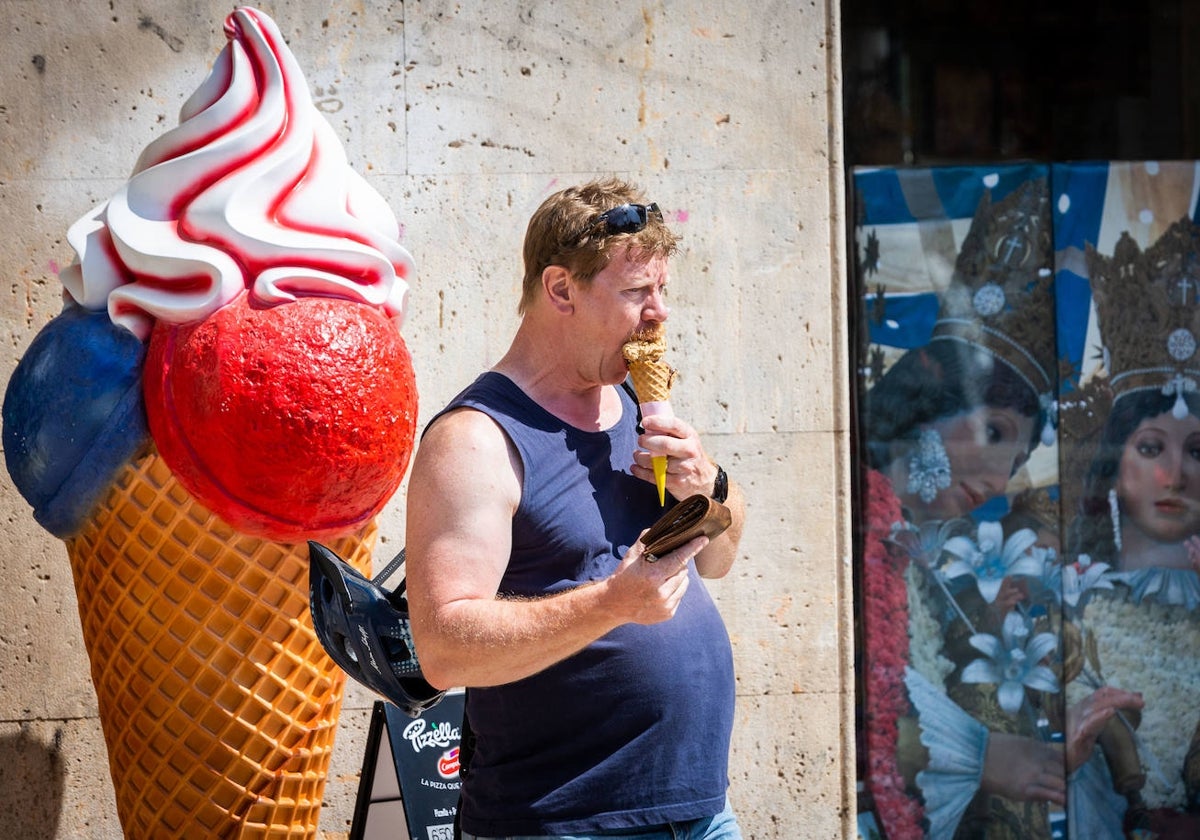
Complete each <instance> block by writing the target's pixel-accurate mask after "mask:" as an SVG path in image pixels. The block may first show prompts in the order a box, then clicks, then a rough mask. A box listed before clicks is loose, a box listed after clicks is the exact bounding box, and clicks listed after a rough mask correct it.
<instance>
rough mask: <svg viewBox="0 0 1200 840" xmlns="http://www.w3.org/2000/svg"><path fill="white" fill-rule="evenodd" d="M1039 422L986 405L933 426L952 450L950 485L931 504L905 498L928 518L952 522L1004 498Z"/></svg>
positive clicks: (947, 448)
mask: <svg viewBox="0 0 1200 840" xmlns="http://www.w3.org/2000/svg"><path fill="white" fill-rule="evenodd" d="M1033 422H1034V419H1033V418H1032V417H1027V416H1026V415H1024V414H1021V413H1019V412H1016V411H1013V410H1012V409H1010V408H992V407H991V406H980V407H978V408H974V409H971V410H970V411H963V412H959V413H958V414H954V415H951V416H950V417H944V418H942V419H941V420H938V421H936V422H934V423H932V424H931V427H932V428H933V429H934V430H935V431H937V432H938V434H939V435H941V438H942V444H943V445H944V446H945V447H946V457H947V459H948V460H949V462H950V486H949V487H947V488H945V489H944V490H942V491H941V492H939V493H938V494H937V495H936V496H935V497H934V498H933V499H932V500H931V501H929V502H924V501H922V500H921V499H920V498H919V497H905V499H904V501H905V504H906V506H907V507H908V508H909V509H910V510H912V511H913V512H914V513H915V514H916V515H917V516H918V517H919V518H921V519H922V520H930V519H951V518H953V517H956V516H963V515H965V514H967V513H970V512H971V511H972V510H974V509H975V508H977V507H979V506H980V505H982V504H983V503H984V502H986V501H988V500H989V499H992V498H995V497H996V496H999V495H1001V494H1003V493H1004V490H1005V488H1006V487H1007V486H1008V480H1009V479H1010V478H1012V475H1013V473H1015V472H1016V471H1017V470H1018V469H1019V468H1020V466H1021V465H1022V464H1023V463H1025V460H1026V459H1027V458H1028V457H1029V440H1030V437H1031V435H1032V434H1033Z"/></svg>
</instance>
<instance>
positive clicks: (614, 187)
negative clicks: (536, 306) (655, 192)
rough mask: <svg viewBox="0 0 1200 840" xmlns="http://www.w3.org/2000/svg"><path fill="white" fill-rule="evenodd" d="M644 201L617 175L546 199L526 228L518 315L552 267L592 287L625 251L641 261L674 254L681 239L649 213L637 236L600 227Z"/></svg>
mask: <svg viewBox="0 0 1200 840" xmlns="http://www.w3.org/2000/svg"><path fill="white" fill-rule="evenodd" d="M645 203H646V201H645V199H644V198H643V197H642V194H641V190H640V189H639V188H638V187H637V186H636V185H634V184H631V183H629V182H627V181H622V180H621V179H619V178H612V177H610V178H603V179H599V180H595V181H589V182H588V183H586V184H581V185H579V186H576V187H567V188H566V189H564V190H559V191H558V192H556V193H554V194H553V195H551V196H550V197H549V198H547V199H546V200H545V201H543V202H542V205H541V206H540V207H539V208H538V209H537V210H536V211H535V212H534V214H533V216H532V217H531V218H530V219H529V226H528V227H527V228H526V230H525V248H524V259H525V278H524V281H523V282H522V284H521V303H520V305H519V306H518V307H517V311H518V312H520V313H524V312H525V310H526V308H528V306H529V304H531V303H532V302H533V300H534V298H535V297H536V295H537V292H538V289H539V288H541V283H542V272H543V271H545V270H546V268H547V267H548V266H552V265H560V266H562V267H564V268H566V269H567V270H568V271H570V272H571V274H572V275H574V277H575V278H576V279H577V280H579V281H581V282H583V283H588V282H590V281H591V280H592V278H594V277H595V276H596V275H597V274H599V273H600V272H601V271H603V270H604V267H605V266H606V265H608V262H609V260H610V259H612V255H613V254H614V253H616V252H618V251H620V250H621V249H623V248H625V247H629V248H630V249H631V251H632V253H633V254H634V255H635V256H636V257H638V258H641V257H645V258H647V259H649V258H650V257H654V256H663V257H670V256H672V255H673V254H674V253H675V251H676V250H677V248H678V247H679V237H678V235H676V234H674V233H672V232H671V231H670V230H669V229H668V228H667V226H666V224H665V223H664V222H663V220H662V218H661V217H660V216H658V215H657V214H654V213H651V214H649V216H648V217H647V219H646V226H645V227H644V228H642V230H640V231H638V232H637V233H609V232H608V231H607V230H606V229H605V227H604V226H603V225H600V224H597V217H598V216H599V215H600V214H601V213H604V212H605V211H607V210H611V209H613V208H614V207H619V206H620V205H622V204H645Z"/></svg>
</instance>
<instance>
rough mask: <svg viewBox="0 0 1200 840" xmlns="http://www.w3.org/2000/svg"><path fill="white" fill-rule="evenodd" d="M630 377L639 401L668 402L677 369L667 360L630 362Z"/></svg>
mask: <svg viewBox="0 0 1200 840" xmlns="http://www.w3.org/2000/svg"><path fill="white" fill-rule="evenodd" d="M628 367H629V378H630V379H632V380H633V390H634V392H635V393H636V394H637V395H638V402H642V403H648V402H666V401H667V400H668V399H670V397H671V385H672V384H673V383H674V381H675V370H674V369H673V368H672V367H671V366H670V365H668V364H667V363H666V362H661V361H656V362H648V361H647V362H630V363H629V365H628Z"/></svg>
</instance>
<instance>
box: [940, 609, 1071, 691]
mask: <svg viewBox="0 0 1200 840" xmlns="http://www.w3.org/2000/svg"><path fill="white" fill-rule="evenodd" d="M1001 636H1002V638H996V637H995V636H993V635H991V634H988V633H976V634H975V635H974V636H972V637H971V646H972V647H973V648H975V649H976V650H978V651H979V652H981V653H983V654H984V655H985V656H986V657H987V658H986V659H976V660H975V661H974V662H972V663H971V664H970V665H968V666H967V667H966V668H965V669H963V675H962V680H963V682H966V683H990V684H994V685H998V686H999V688H998V689H997V691H996V698H997V699H998V700H999V702H1000V708H1002V709H1003V710H1004V711H1006V712H1008V713H1009V714H1010V715H1012V714H1016V713H1017V712H1018V711H1020V709H1021V706H1022V705H1024V703H1025V689H1026V688H1027V687H1028V688H1032V689H1033V690H1035V691H1049V692H1057V691H1058V678H1057V677H1056V676H1055V675H1054V671H1052V670H1051V669H1050V668H1048V667H1046V666H1045V665H1042V664H1040V663H1041V661H1042V660H1043V659H1045V658H1046V657H1047V656H1049V655H1050V654H1051V653H1053V652H1054V651H1055V649H1056V648H1057V647H1058V638H1057V637H1056V636H1055V635H1054V634H1053V633H1038V634H1036V635H1034V636H1033V638H1032V639H1031V638H1030V637H1029V636H1030V625H1029V622H1028V620H1027V619H1026V618H1025V616H1023V615H1021V613H1019V612H1017V611H1016V610H1013V611H1012V612H1010V613H1009V614H1008V615H1007V616H1005V617H1004V627H1003V629H1002V630H1001Z"/></svg>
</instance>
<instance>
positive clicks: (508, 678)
mask: <svg viewBox="0 0 1200 840" xmlns="http://www.w3.org/2000/svg"><path fill="white" fill-rule="evenodd" d="M520 488H521V466H520V462H519V459H518V458H517V456H516V454H515V452H514V451H513V450H512V447H511V444H510V443H509V441H508V438H507V436H506V435H505V434H504V433H503V431H501V429H500V428H499V427H498V426H497V425H496V424H495V423H494V421H492V420H491V419H490V418H488V417H487V416H486V415H484V414H482V413H481V412H478V411H473V410H460V411H457V412H454V413H451V414H449V415H447V416H445V417H443V418H441V419H439V420H438V422H437V423H435V424H434V425H433V427H431V428H430V429H429V430H428V431H427V432H426V434H425V436H424V438H423V439H422V441H421V445H420V447H419V448H418V450H417V454H416V457H415V459H414V462H413V472H412V477H411V479H410V481H409V491H408V523H407V528H406V531H407V535H406V540H407V545H406V556H407V562H406V578H407V582H408V599H409V607H410V610H411V613H412V623H413V640H414V643H415V645H416V648H417V655H418V658H419V659H420V661H421V669H422V672H423V673H424V676H425V679H427V680H428V681H429V682H430V683H432V684H433V685H435V686H438V687H451V686H458V685H467V686H488V685H500V684H503V683H507V682H512V681H514V680H517V679H521V678H523V677H526V676H529V675H531V674H535V673H537V672H539V671H541V670H543V669H545V668H547V667H549V666H550V665H552V664H554V663H556V662H558V661H561V660H562V659H565V658H566V657H568V656H570V655H572V654H574V653H576V652H578V651H579V650H581V649H583V648H584V647H585V646H586V645H588V644H590V643H591V642H593V641H595V640H596V639H598V638H600V637H601V636H603V635H604V634H605V633H607V632H608V631H610V630H612V629H613V628H615V627H617V626H619V625H621V624H625V623H628V622H638V623H643V624H652V623H655V622H658V621H664V620H666V619H668V618H670V617H671V616H672V615H674V612H675V609H676V608H677V607H678V605H679V602H680V600H681V599H682V598H683V593H684V592H685V591H686V589H687V559H688V558H690V557H691V556H692V555H694V554H695V553H696V552H698V551H700V550H701V549H702V548H703V546H704V545H705V544H706V542H707V541H706V540H704V539H703V538H700V539H698V540H695V541H693V542H692V543H689V544H688V545H687V546H684V547H682V548H681V549H679V550H678V551H675V552H672V553H671V554H669V555H667V556H665V557H663V558H662V559H661V560H660V562H658V563H644V562H641V559H640V558H641V546H640V544H639V545H636V546H635V547H634V548H633V549H632V550H631V551H630V552H629V554H628V555H627V556H626V557H625V559H624V560H623V561H622V563H621V565H620V566H619V568H618V570H617V572H616V573H615V574H614V575H612V576H611V577H609V578H608V579H606V580H603V581H598V582H596V583H591V584H586V585H583V586H579V587H576V588H574V589H571V590H568V591H565V592H561V593H556V594H554V595H548V596H545V597H540V598H533V599H509V598H501V597H497V592H498V589H499V585H500V581H501V579H502V577H503V575H504V571H505V568H506V567H507V564H508V558H509V553H510V549H511V533H512V517H513V514H514V512H515V511H516V508H517V504H518V502H519V500H520Z"/></svg>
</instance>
